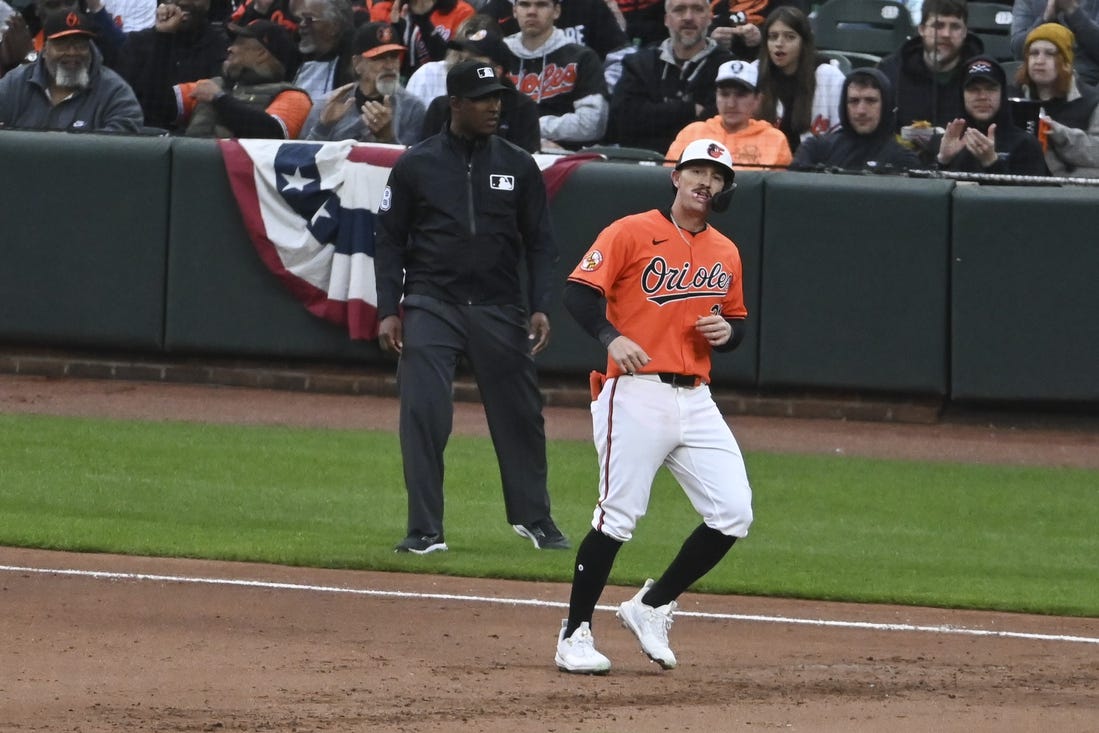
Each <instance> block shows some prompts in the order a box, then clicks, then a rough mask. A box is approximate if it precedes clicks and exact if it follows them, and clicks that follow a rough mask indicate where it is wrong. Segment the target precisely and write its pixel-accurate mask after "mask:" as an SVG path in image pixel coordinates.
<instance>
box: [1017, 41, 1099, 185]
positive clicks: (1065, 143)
mask: <svg viewBox="0 0 1099 733" xmlns="http://www.w3.org/2000/svg"><path fill="white" fill-rule="evenodd" d="M1075 43H1076V39H1075V36H1074V34H1073V32H1072V31H1070V30H1069V29H1068V28H1066V27H1065V26H1063V25H1060V24H1058V23H1044V24H1042V25H1040V26H1038V27H1037V28H1035V29H1034V30H1032V31H1031V32H1030V33H1029V34H1028V35H1027V37H1026V42H1025V43H1024V45H1023V64H1022V66H1020V67H1019V71H1018V74H1017V75H1016V77H1015V80H1016V83H1017V84H1018V85H1019V87H1020V88H1021V89H1022V90H1023V95H1024V96H1025V97H1026V98H1028V99H1033V100H1035V101H1039V102H1041V103H1042V113H1041V118H1040V120H1041V121H1040V125H1041V128H1042V135H1041V137H1042V138H1044V143H1045V158H1046V165H1048V166H1049V171H1050V173H1052V174H1053V175H1055V176H1069V177H1073V178H1099V91H1097V90H1094V89H1087V91H1086V92H1081V90H1080V87H1079V85H1078V84H1077V82H1076V72H1075V71H1073V66H1072V64H1073V47H1074V46H1075Z"/></svg>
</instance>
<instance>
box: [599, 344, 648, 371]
mask: <svg viewBox="0 0 1099 733" xmlns="http://www.w3.org/2000/svg"><path fill="white" fill-rule="evenodd" d="M607 354H608V355H609V356H610V357H611V359H613V360H614V363H615V364H617V365H618V368H619V369H621V370H622V371H624V372H626V374H636V373H637V372H639V371H641V369H642V367H644V366H645V365H646V364H648V363H649V362H650V361H652V359H650V358H649V355H648V354H646V353H645V350H644V349H643V348H641V347H640V346H639V345H638V344H637V343H636V342H634V341H631V340H630V339H628V338H626V337H625V336H619V337H618V338H616V339H615V340H614V341H611V342H610V344H609V345H608V346H607Z"/></svg>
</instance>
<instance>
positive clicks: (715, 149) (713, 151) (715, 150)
mask: <svg viewBox="0 0 1099 733" xmlns="http://www.w3.org/2000/svg"><path fill="white" fill-rule="evenodd" d="M706 154H707V155H709V156H710V157H711V158H720V157H721V156H723V155H725V148H723V147H721V146H720V145H718V144H717V143H711V144H710V146H709V147H708V148H706Z"/></svg>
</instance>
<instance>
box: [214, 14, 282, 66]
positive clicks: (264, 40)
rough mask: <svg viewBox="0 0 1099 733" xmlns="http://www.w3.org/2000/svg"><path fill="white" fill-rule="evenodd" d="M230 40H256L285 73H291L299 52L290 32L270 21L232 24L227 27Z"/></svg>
mask: <svg viewBox="0 0 1099 733" xmlns="http://www.w3.org/2000/svg"><path fill="white" fill-rule="evenodd" d="M226 30H227V31H229V37H230V38H237V37H238V36H239V37H241V38H254V39H256V40H257V41H259V42H260V45H261V46H263V47H264V48H266V49H267V52H268V53H270V54H271V55H272V56H274V57H275V58H276V59H277V60H278V62H279V63H280V64H282V68H283V70H284V71H286V72H287V73H289V72H290V71H291V68H292V66H293V64H294V59H295V54H296V53H297V50H296V49H295V48H294V41H293V39H292V38H290V34H289V32H287V30H286V29H285V28H283V27H282V26H281V25H279V24H278V23H272V22H271V21H269V20H253V21H252V22H251V23H249V24H248V25H245V26H240V25H233V24H230V25H229V26H227V27H226Z"/></svg>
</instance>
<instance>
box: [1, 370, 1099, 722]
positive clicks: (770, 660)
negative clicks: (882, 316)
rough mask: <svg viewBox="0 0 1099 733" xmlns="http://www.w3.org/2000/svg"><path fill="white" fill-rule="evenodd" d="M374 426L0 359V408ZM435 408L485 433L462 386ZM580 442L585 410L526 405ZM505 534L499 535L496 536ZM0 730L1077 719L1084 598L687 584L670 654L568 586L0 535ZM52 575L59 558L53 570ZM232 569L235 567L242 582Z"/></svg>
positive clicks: (986, 430) (1035, 434) (347, 404)
mask: <svg viewBox="0 0 1099 733" xmlns="http://www.w3.org/2000/svg"><path fill="white" fill-rule="evenodd" d="M15 412H32V413H43V414H73V415H97V416H114V417H122V418H133V419H137V418H142V419H184V420H203V421H217V422H233V423H249V424H253V423H264V424H310V425H318V426H328V427H348V428H375V429H392V428H393V427H395V422H396V405H395V403H394V402H393V401H392V400H386V399H380V398H371V397H347V396H334V395H317V394H296V393H286V392H266V391H263V390H248V389H236V388H224V387H221V388H218V387H201V386H191V385H164V384H146V383H133V382H125V383H124V382H99V381H92V380H56V379H43V378H35V377H11V376H0V413H15ZM732 422H733V424H734V429H735V431H736V433H737V435H738V438H739V439H740V441H741V443H742V444H743V445H744V447H745V449H746V450H749V451H751V450H798V451H811V452H843V453H848V454H859V455H880V456H905V457H912V458H932V459H934V458H940V459H950V460H965V461H982V462H1005V461H1007V462H1017V463H1034V464H1046V465H1070V466H1080V467H1090V468H1099V439H1097V434H1096V433H1094V432H1081V431H1073V430H1064V429H1058V430H1037V429H1020V428H1017V427H1010V426H994V425H989V424H981V423H972V422H970V423H951V424H941V425H930V426H929V425H888V426H887V425H874V424H860V423H843V422H830V421H806V420H781V419H763V418H752V417H738V418H736V419H735V420H732ZM456 429H457V430H459V431H460V432H465V433H482V434H483V431H484V425H483V417H482V416H481V414H480V411H479V407H477V406H475V405H459V409H458V415H457V416H456ZM547 429H548V432H549V434H550V435H551V437H554V438H586V437H587V436H588V435H589V434H590V425H589V423H588V415H587V413H586V411H584V410H566V409H550V410H547ZM518 541H519V540H518V539H517V542H518ZM0 566H2V567H0V639H3V647H2V651H0V700H2V703H0V731H5V732H6V731H51V732H54V731H77V732H79V733H93V732H94V733H98V732H99V731H103V732H106V731H110V732H112V733H114V732H115V731H380V732H382V733H387V732H390V731H392V732H394V733H396V732H398V731H400V732H406V731H407V732H410V733H411V732H412V731H415V732H416V733H433V732H435V731H439V732H442V731H473V732H478V731H479V732H481V733H504V732H505V731H506V732H509V733H511V732H514V731H526V730H538V731H548V732H551V733H568V732H576V731H586V732H587V731H590V732H595V731H624V732H625V731H638V732H642V733H647V732H649V731H652V732H656V731H705V732H706V733H711V732H713V731H727V730H778V729H781V730H795V731H855V732H862V731H890V733H904V732H907V731H965V732H966V733H979V732H981V731H1036V730H1048V731H1095V730H1099V619H1072V618H1057V617H1043V616H1030V615H1018V614H1002V613H978V612H958V611H947V610H938V609H926V608H909V607H891V606H876V605H855V604H836V603H816V602H807V601H793V600H781V599H766V598H747V597H730V596H708V595H700V594H687V595H685V596H684V597H683V599H682V605H681V609H682V610H683V611H684V612H685V613H683V614H682V615H681V616H679V617H677V622H676V625H675V627H674V628H673V630H672V640H673V644H674V646H675V649H676V652H677V654H678V656H679V658H680V662H681V664H680V667H679V668H677V669H675V670H673V671H671V672H662V671H661V670H660V669H659V668H658V667H656V666H655V665H653V664H651V663H650V662H648V661H647V659H646V658H645V657H643V656H642V655H641V654H640V653H639V652H638V650H637V648H636V643H635V642H634V641H633V640H632V638H631V637H630V636H629V635H628V634H627V633H626V632H625V631H624V630H623V629H621V628H620V627H618V625H617V623H616V622H615V620H614V617H613V615H612V614H611V613H610V612H609V606H610V605H611V604H615V603H617V602H619V601H621V600H624V599H625V598H626V597H628V596H629V595H630V594H631V593H632V592H633V590H632V589H628V588H619V587H612V588H608V590H607V592H606V594H605V595H604V598H603V603H604V604H606V606H601V610H600V611H598V612H597V614H596V618H595V630H596V633H597V635H598V638H599V643H600V647H601V649H602V651H604V652H605V653H606V654H608V656H610V657H611V659H612V662H613V663H614V669H613V671H612V673H611V674H610V675H609V676H607V677H602V678H599V677H574V676H570V675H563V674H561V673H559V672H557V671H556V669H555V668H554V667H553V664H552V654H553V642H554V639H555V636H556V628H557V625H558V624H559V620H560V618H561V616H562V615H563V604H564V602H565V601H566V600H567V598H568V588H567V586H562V585H560V584H552V583H521V582H513V581H484V580H469V579H463V578H446V577H437V576H418V575H403V574H398V573H369V572H354V571H334V570H317V569H303V568H286V567H279V566H270V565H259V564H240V563H212V562H202V561H189V560H170V559H157V558H135V557H119V556H111V555H90V554H69V553H56V552H44V551H37V550H23V549H14V548H0ZM58 571H60V572H58ZM240 581H246V582H240Z"/></svg>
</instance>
